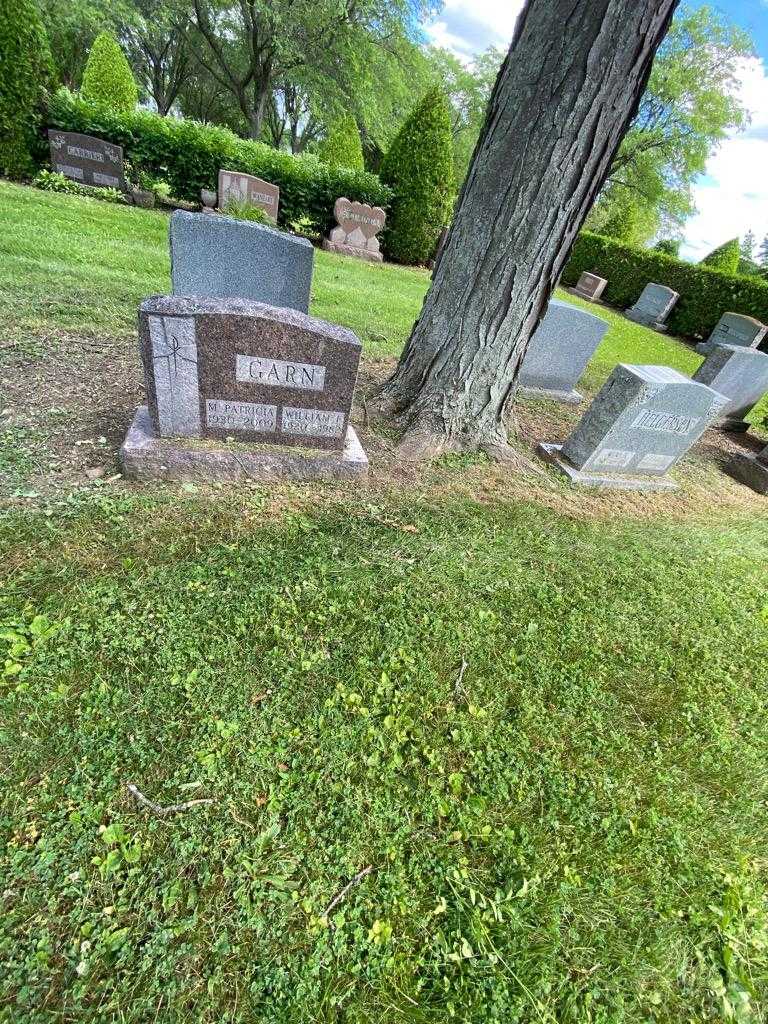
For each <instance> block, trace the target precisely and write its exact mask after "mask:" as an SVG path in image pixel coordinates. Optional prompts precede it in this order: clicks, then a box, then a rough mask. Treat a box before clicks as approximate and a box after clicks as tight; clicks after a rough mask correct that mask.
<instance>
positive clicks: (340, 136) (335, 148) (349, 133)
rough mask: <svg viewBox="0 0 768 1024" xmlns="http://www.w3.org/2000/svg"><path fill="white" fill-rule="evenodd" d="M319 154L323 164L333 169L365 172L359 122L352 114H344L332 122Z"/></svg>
mask: <svg viewBox="0 0 768 1024" xmlns="http://www.w3.org/2000/svg"><path fill="white" fill-rule="evenodd" d="M317 153H318V156H319V157H320V159H321V160H322V161H323V163H326V164H329V165H330V166H331V167H349V168H351V169H352V170H353V171H362V170H363V146H362V143H361V141H360V132H359V131H358V128H357V122H356V121H355V119H354V117H352V115H351V114H344V115H343V116H342V117H339V118H337V119H336V120H335V121H332V122H331V124H330V126H329V128H328V134H327V135H326V137H325V138H324V139H323V141H322V142H321V143H320V145H319V147H318V151H317Z"/></svg>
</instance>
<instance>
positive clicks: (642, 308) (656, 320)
mask: <svg viewBox="0 0 768 1024" xmlns="http://www.w3.org/2000/svg"><path fill="white" fill-rule="evenodd" d="M679 298H680V295H679V294H678V292H675V291H673V290H672V289H671V288H667V287H666V285H663V284H647V285H646V286H645V288H643V293H642V295H641V296H640V298H639V299H638V300H637V302H636V303H635V304H634V306H631V307H630V308H629V309H628V310H627V311H626V316H627V317H628V318H629V319H630V320H634V321H635V323H638V324H643V325H644V326H646V327H652V328H653V329H654V330H656V331H665V330H666V329H667V327H666V321H667V317H668V316H669V314H670V313H671V312H672V309H673V307H674V305H675V303H676V302H677V300H678V299H679Z"/></svg>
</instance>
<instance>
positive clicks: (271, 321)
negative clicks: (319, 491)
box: [121, 296, 368, 480]
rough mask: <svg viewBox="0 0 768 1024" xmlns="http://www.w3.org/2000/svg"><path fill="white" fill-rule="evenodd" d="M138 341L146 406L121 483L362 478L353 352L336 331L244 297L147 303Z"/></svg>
mask: <svg viewBox="0 0 768 1024" xmlns="http://www.w3.org/2000/svg"><path fill="white" fill-rule="evenodd" d="M139 344H140V349H141V358H142V363H143V365H144V377H145V382H146V392H147V405H146V406H142V407H141V408H140V409H139V411H138V413H137V414H136V418H135V419H134V422H133V425H132V426H131V428H130V430H129V432H128V435H127V437H126V440H125V443H124V445H123V447H122V449H121V457H122V461H123V466H124V468H125V472H126V473H127V474H128V475H129V476H135V477H140V478H147V479H148V478H162V479H175V480H182V479H241V478H253V479H275V478H280V477H285V478H291V479H325V478H333V477H352V476H361V475H365V473H366V472H367V467H368V461H367V459H366V456H365V453H364V451H363V449H362V447H361V445H360V442H359V440H358V438H357V434H356V433H355V430H354V428H353V427H352V425H351V424H350V422H349V414H350V409H351V407H352V396H353V393H354V388H355V381H356V378H357V369H358V364H359V362H360V352H361V344H360V342H359V340H358V339H357V337H356V336H355V335H354V334H353V333H352V332H351V331H348V330H347V329H346V328H343V327H338V326H335V325H334V324H329V323H326V322H325V321H324V320H318V319H316V318H314V317H309V316H306V315H305V314H303V313H300V312H298V311H296V310H292V309H284V308H282V309H281V308H277V307H274V306H267V305H264V304H261V303H255V302H248V301H245V300H236V299H204V298H191V297H181V296H156V297H154V298H150V299H146V300H145V301H144V302H142V304H141V306H140V308H139ZM198 439H206V440H207V442H208V443H207V444H206V445H204V446H200V444H199V440H198ZM215 442H220V443H219V444H216V443H215ZM247 445H249V446H247ZM254 446H257V447H254ZM265 446H266V447H265ZM297 448H300V449H302V451H301V452H293V451H291V449H297Z"/></svg>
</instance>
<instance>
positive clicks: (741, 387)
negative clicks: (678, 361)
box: [693, 345, 768, 432]
mask: <svg viewBox="0 0 768 1024" xmlns="http://www.w3.org/2000/svg"><path fill="white" fill-rule="evenodd" d="M693 379H694V380H697V381H700V382H701V383H702V384H707V385H709V387H711V388H714V390H715V391H717V392H719V393H720V394H721V395H724V396H725V397H726V398H727V399H728V401H727V404H726V405H724V406H723V408H722V409H721V410H720V419H718V421H717V423H716V424H715V426H717V427H719V428H720V429H721V430H733V431H739V432H744V431H745V430H748V429H749V424H748V423H747V422H746V416H747V414H748V413H749V412H750V411H751V409H752V407H753V406H754V405H756V404H757V403H758V402H759V401H760V399H761V398H762V397H763V395H764V394H765V393H766V392H768V354H766V353H765V352H758V351H757V350H756V349H754V348H745V347H744V346H742V345H715V346H714V347H713V350H712V353H711V354H710V355H709V356H707V358H706V359H705V360H704V362H703V363H702V364H701V366H700V367H699V369H698V370H697V371H696V373H695V374H694V375H693Z"/></svg>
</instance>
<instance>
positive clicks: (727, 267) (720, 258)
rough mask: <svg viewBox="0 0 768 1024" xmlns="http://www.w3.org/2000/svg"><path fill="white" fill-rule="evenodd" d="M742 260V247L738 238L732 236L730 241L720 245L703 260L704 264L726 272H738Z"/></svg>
mask: <svg viewBox="0 0 768 1024" xmlns="http://www.w3.org/2000/svg"><path fill="white" fill-rule="evenodd" d="M740 261H741V248H740V246H739V240H738V238H732V239H731V240H730V242H724V243H723V244H722V245H718V247H717V248H716V249H713V250H712V252H711V253H710V254H709V255H708V256H705V257H704V259H703V260H702V261H701V263H702V266H705V267H712V268H713V269H714V270H723V271H725V273H726V274H737V273H738V272H739V262H740Z"/></svg>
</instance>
